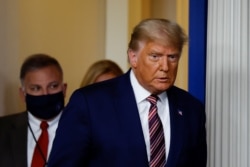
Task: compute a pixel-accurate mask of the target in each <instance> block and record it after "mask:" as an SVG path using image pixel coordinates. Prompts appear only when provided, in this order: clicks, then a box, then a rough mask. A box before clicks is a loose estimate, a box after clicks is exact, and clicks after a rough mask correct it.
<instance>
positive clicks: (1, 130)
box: [0, 111, 28, 167]
mask: <svg viewBox="0 0 250 167" xmlns="http://www.w3.org/2000/svg"><path fill="white" fill-rule="evenodd" d="M27 127H28V114H27V112H26V111H25V112H22V113H17V114H13V115H9V116H4V117H1V118H0V166H1V167H27V133H28V132H27V131H28V130H27Z"/></svg>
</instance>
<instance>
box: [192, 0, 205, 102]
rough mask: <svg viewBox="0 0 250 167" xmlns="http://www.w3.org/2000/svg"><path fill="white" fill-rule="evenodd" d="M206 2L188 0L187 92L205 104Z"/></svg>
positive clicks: (203, 0)
mask: <svg viewBox="0 0 250 167" xmlns="http://www.w3.org/2000/svg"><path fill="white" fill-rule="evenodd" d="M206 40H207V0H189V64H188V67H189V69H188V72H189V73H188V75H189V78H188V90H189V92H190V93H191V94H192V95H194V96H195V97H197V98H198V99H199V100H201V101H202V102H203V103H204V104H205V90H206V44H207V43H206Z"/></svg>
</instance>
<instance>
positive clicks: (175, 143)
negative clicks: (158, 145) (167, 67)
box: [167, 88, 185, 167]
mask: <svg viewBox="0 0 250 167" xmlns="http://www.w3.org/2000/svg"><path fill="white" fill-rule="evenodd" d="M172 89H174V88H170V90H168V91H167V95H168V100H169V112H170V126H171V136H170V150H169V154H168V160H167V166H168V167H171V166H176V163H177V161H178V157H179V154H180V151H181V150H182V146H183V139H184V138H183V134H184V132H183V130H184V129H185V128H184V127H183V126H184V121H183V114H184V113H183V111H182V110H181V109H180V108H179V105H178V98H177V96H176V94H175V93H174V92H173V91H172Z"/></svg>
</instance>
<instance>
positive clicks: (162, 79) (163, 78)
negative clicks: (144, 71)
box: [157, 77, 170, 82]
mask: <svg viewBox="0 0 250 167" xmlns="http://www.w3.org/2000/svg"><path fill="white" fill-rule="evenodd" d="M157 80H158V81H159V82H169V81H170V78H168V77H161V78H157Z"/></svg>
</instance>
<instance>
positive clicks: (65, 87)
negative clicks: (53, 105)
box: [63, 83, 68, 98]
mask: <svg viewBox="0 0 250 167" xmlns="http://www.w3.org/2000/svg"><path fill="white" fill-rule="evenodd" d="M67 86H68V85H67V83H64V84H63V95H64V98H65V97H66V90H67Z"/></svg>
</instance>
